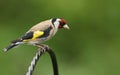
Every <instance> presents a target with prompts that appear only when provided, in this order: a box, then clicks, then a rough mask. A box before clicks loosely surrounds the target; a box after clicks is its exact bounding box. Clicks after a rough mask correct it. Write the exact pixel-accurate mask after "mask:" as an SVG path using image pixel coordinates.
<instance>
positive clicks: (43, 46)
mask: <svg viewBox="0 0 120 75" xmlns="http://www.w3.org/2000/svg"><path fill="white" fill-rule="evenodd" d="M35 46H37V47H39V49H38V50H42V52H44V53H45V52H46V50H48V49H49V46H48V45H45V44H35Z"/></svg>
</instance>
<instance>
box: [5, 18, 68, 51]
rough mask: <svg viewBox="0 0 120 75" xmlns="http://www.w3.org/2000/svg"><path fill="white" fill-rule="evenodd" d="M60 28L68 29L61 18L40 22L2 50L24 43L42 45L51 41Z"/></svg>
mask: <svg viewBox="0 0 120 75" xmlns="http://www.w3.org/2000/svg"><path fill="white" fill-rule="evenodd" d="M61 28H65V29H69V26H68V25H67V24H66V21H65V20H64V19H62V18H52V19H49V20H46V21H43V22H40V23H38V24H36V25H35V26H33V27H32V28H30V29H29V30H28V31H27V32H26V33H25V34H24V35H23V36H22V37H21V38H19V39H17V40H14V41H12V42H11V45H9V46H8V47H6V48H4V49H3V50H4V52H6V51H8V50H9V49H11V48H14V47H15V46H18V45H20V44H24V43H27V44H30V45H35V46H37V45H42V43H43V42H45V41H47V40H49V39H51V38H52V37H53V36H54V35H55V34H56V32H57V31H58V30H59V29H61Z"/></svg>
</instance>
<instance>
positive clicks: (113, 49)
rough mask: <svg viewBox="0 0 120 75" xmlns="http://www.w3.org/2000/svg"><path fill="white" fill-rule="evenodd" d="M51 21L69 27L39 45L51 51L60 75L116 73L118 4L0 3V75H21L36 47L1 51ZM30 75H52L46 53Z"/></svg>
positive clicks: (95, 0)
mask: <svg viewBox="0 0 120 75" xmlns="http://www.w3.org/2000/svg"><path fill="white" fill-rule="evenodd" d="M54 17H61V18H64V19H66V20H67V23H68V25H69V26H70V30H65V29H61V30H59V32H58V34H56V36H55V37H54V38H53V39H51V40H50V41H48V42H46V43H45V44H47V45H49V46H50V47H51V48H52V49H53V50H54V52H55V53H56V56H57V60H58V64H59V73H60V75H120V0H73V1H72V0H0V34H1V35H0V39H1V41H0V50H1V51H0V75H25V73H26V72H27V68H28V66H29V65H30V62H31V60H32V58H33V56H34V55H35V53H36V50H37V48H36V47H33V46H29V45H22V46H19V47H18V48H14V49H12V50H10V51H9V52H7V53H4V52H2V49H3V48H4V47H6V46H8V45H9V44H10V41H11V40H14V39H16V38H18V37H20V36H21V35H23V34H24V33H25V32H26V31H27V30H28V29H29V28H30V27H32V26H33V25H34V24H37V23H38V22H40V21H43V20H47V19H50V18H54ZM33 75H53V74H52V65H51V61H50V57H49V55H48V54H47V53H45V54H44V55H43V56H42V57H41V58H40V60H39V62H38V64H37V67H36V68H35V71H34V73H33Z"/></svg>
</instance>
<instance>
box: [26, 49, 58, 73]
mask: <svg viewBox="0 0 120 75" xmlns="http://www.w3.org/2000/svg"><path fill="white" fill-rule="evenodd" d="M45 51H46V52H48V53H49V55H50V58H51V61H52V65H53V72H54V74H53V75H58V64H57V59H56V55H55V53H54V52H53V50H52V49H51V48H49V47H47V48H46V50H45ZM43 53H44V52H43V50H38V52H37V53H36V55H35V56H34V57H33V60H32V61H31V64H30V66H29V68H28V71H27V73H26V75H32V74H33V71H34V69H35V66H36V64H37V62H38V60H39V58H40V56H41V55H42V54H43Z"/></svg>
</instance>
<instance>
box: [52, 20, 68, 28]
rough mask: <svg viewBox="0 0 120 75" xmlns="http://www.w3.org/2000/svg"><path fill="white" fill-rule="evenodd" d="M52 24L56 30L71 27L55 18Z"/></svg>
mask: <svg viewBox="0 0 120 75" xmlns="http://www.w3.org/2000/svg"><path fill="white" fill-rule="evenodd" d="M52 24H53V25H54V26H55V28H58V29H61V28H65V29H69V26H68V25H67V23H66V21H65V20H64V19H62V18H53V19H52Z"/></svg>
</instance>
